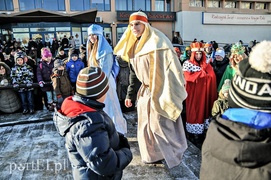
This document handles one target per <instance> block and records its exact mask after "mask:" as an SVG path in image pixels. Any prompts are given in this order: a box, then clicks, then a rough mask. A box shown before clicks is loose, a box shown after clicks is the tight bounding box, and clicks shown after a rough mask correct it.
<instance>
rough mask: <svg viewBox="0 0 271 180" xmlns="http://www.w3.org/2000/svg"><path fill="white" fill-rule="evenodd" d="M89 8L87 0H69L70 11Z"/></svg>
mask: <svg viewBox="0 0 271 180" xmlns="http://www.w3.org/2000/svg"><path fill="white" fill-rule="evenodd" d="M89 9H90V1H89V0H81V1H78V0H70V10H71V11H85V10H89Z"/></svg>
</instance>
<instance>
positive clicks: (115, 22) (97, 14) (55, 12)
mask: <svg viewBox="0 0 271 180" xmlns="http://www.w3.org/2000/svg"><path fill="white" fill-rule="evenodd" d="M139 9H141V10H142V11H144V12H145V13H146V14H147V15H148V17H149V21H150V23H151V25H152V26H153V27H156V28H157V29H159V30H161V31H162V32H163V33H165V34H166V36H168V37H169V39H172V37H173V34H174V32H179V34H180V35H181V37H182V39H183V41H184V42H185V43H190V42H191V41H192V40H193V39H194V38H197V39H198V40H204V41H211V40H216V41H217V42H218V43H233V42H236V41H238V40H243V41H244V42H246V43H248V42H249V41H250V40H254V39H255V40H258V41H261V40H264V39H267V40H271V1H270V0H244V1H240V0H238V1H236V0H80V1H78V0H0V19H1V21H0V35H1V39H2V40H6V41H7V40H8V39H10V38H16V39H17V40H18V39H19V40H21V41H22V43H23V44H24V43H25V44H27V42H28V40H29V39H30V38H32V39H36V38H40V39H42V40H43V41H52V39H53V38H56V39H58V40H60V39H61V38H62V37H63V36H64V35H66V36H67V37H70V36H74V38H75V40H76V43H77V45H80V44H84V43H85V42H86V40H87V28H88V27H89V26H90V25H91V24H93V23H97V24H100V25H101V26H103V28H104V35H105V36H108V37H109V38H110V39H111V40H112V45H113V46H114V45H115V44H116V43H117V42H118V40H119V39H120V37H121V35H122V34H123V32H124V31H125V29H126V28H127V25H128V19H129V15H130V14H131V13H132V12H135V11H138V10H139Z"/></svg>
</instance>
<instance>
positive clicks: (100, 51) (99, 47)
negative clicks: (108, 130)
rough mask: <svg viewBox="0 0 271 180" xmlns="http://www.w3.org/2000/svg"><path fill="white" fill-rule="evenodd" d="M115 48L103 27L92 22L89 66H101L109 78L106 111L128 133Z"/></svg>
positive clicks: (120, 129) (89, 33) (89, 31)
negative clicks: (119, 97) (118, 90)
mask: <svg viewBox="0 0 271 180" xmlns="http://www.w3.org/2000/svg"><path fill="white" fill-rule="evenodd" d="M114 61H115V59H114V58H113V49H112V47H111V46H110V44H109V43H108V41H107V40H106V38H105V37H104V36H103V28H102V27H101V26H99V25H97V24H92V25H91V26H89V28H88V43H87V62H88V66H95V67H100V68H101V69H102V71H103V72H104V73H105V74H106V76H107V78H108V80H109V91H108V93H107V96H106V99H105V102H104V104H105V108H104V111H105V112H106V113H107V114H108V115H109V117H110V118H111V119H112V120H113V122H114V124H115V126H116V129H117V131H118V132H120V133H122V134H124V135H125V134H127V122H126V120H125V119H124V117H123V114H122V111H121V107H120V102H119V99H118V95H117V90H116V89H117V85H116V81H115V78H116V77H115V76H114V71H113V63H114Z"/></svg>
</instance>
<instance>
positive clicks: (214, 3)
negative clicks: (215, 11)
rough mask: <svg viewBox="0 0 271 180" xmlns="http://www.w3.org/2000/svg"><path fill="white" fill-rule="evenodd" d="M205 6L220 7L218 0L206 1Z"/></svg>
mask: <svg viewBox="0 0 271 180" xmlns="http://www.w3.org/2000/svg"><path fill="white" fill-rule="evenodd" d="M207 6H208V7H210V8H219V7H220V1H217V0H211V1H208V4H207Z"/></svg>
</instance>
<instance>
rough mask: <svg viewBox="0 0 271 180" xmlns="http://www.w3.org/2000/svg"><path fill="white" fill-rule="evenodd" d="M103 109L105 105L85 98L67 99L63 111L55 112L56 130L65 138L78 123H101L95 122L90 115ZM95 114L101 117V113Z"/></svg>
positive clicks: (75, 96)
mask: <svg viewBox="0 0 271 180" xmlns="http://www.w3.org/2000/svg"><path fill="white" fill-rule="evenodd" d="M103 107H104V104H103V103H99V102H97V101H95V100H91V99H88V98H83V97H80V96H78V95H74V96H70V97H67V98H66V99H65V100H64V102H63V104H62V106H61V109H60V110H58V111H57V110H55V112H54V115H53V120H54V123H55V126H56V129H57V131H58V132H59V134H60V135H61V136H65V135H66V133H67V132H68V131H69V129H70V128H71V127H72V126H73V125H74V124H75V123H76V122H78V121H81V120H89V121H91V122H92V123H100V122H94V121H93V119H92V118H91V116H90V115H89V113H93V112H97V111H101V110H102V109H103ZM94 114H96V115H99V113H94ZM94 116H95V115H94ZM94 119H96V118H94ZM97 119H101V118H97Z"/></svg>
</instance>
